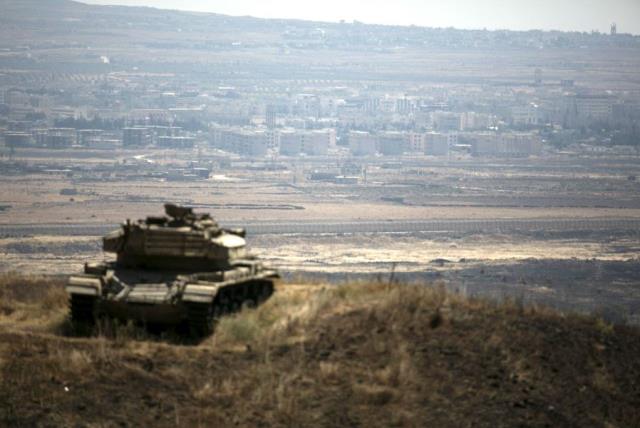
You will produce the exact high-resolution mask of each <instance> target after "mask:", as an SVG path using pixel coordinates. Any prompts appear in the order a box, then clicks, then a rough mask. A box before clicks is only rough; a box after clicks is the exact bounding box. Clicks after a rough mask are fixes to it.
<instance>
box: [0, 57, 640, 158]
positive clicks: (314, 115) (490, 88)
mask: <svg viewBox="0 0 640 428" xmlns="http://www.w3.org/2000/svg"><path fill="white" fill-rule="evenodd" d="M119 77H120V78H121V80H109V81H108V83H105V82H103V83H101V84H96V82H94V81H88V82H87V84H86V85H84V86H83V85H82V84H78V80H74V81H73V84H71V83H70V82H68V81H66V80H65V79H64V78H60V79H59V80H55V79H54V81H53V83H50V85H51V87H50V88H48V89H47V90H42V89H39V90H34V89H33V88H31V87H30V86H29V85H28V84H24V85H23V86H20V85H11V86H9V87H2V85H0V136H1V138H2V141H3V143H4V147H5V151H6V150H7V149H9V150H11V149H15V148H20V147H44V148H52V149H55V148H77V149H83V148H87V149H119V148H123V149H128V148H138V147H156V148H162V149H173V150H194V149H197V148H217V149H221V150H224V151H227V152H230V153H235V154H237V155H241V156H246V157H251V158H260V157H265V156H272V155H282V156H291V157H295V156H331V155H332V153H336V152H340V151H341V150H342V152H344V151H345V150H348V151H349V152H350V153H351V154H352V155H354V156H374V155H381V156H399V155H403V154H406V153H419V154H425V155H431V156H448V155H449V153H450V151H452V150H455V151H459V152H461V151H465V150H466V151H467V152H468V153H470V154H472V155H475V156H501V155H504V156H528V155H538V154H540V153H541V152H542V148H543V146H544V145H545V144H546V145H547V146H548V147H550V148H553V144H556V143H557V142H558V141H560V142H561V143H562V144H565V145H566V144H571V143H576V144H581V143H584V142H589V144H593V142H594V141H595V142H596V143H595V144H598V142H600V143H601V144H618V143H620V144H633V143H634V142H635V144H636V145H637V144H638V141H639V140H640V135H638V134H639V132H640V131H639V129H640V99H639V98H638V97H637V96H636V95H634V93H632V92H615V91H606V92H604V91H597V90H593V89H589V88H587V87H584V86H581V85H580V84H579V83H576V82H575V81H574V80H571V79H562V80H559V81H550V80H546V79H545V77H544V72H543V71H542V70H540V69H535V70H532V74H531V79H530V81H528V82H524V83H511V84H503V85H487V84H480V83H479V84H469V85H427V84H419V83H413V84H411V83H392V82H380V83H378V84H371V85H360V84H358V85H355V84H348V83H345V82H339V81H293V80H292V81H287V82H279V81H275V80H266V81H264V82H258V83H252V84H247V83H246V82H242V81H229V82H224V83H223V84H216V85H213V86H212V85H211V84H207V83H200V84H198V83H193V82H192V83H190V84H189V85H187V89H184V88H185V84H184V81H183V79H184V77H180V76H177V75H158V76H148V75H145V76H139V75H137V74H131V75H128V74H126V73H122V74H120V75H119ZM0 83H1V80H0Z"/></svg>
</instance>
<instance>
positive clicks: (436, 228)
mask: <svg viewBox="0 0 640 428" xmlns="http://www.w3.org/2000/svg"><path fill="white" fill-rule="evenodd" d="M224 226H229V227H233V226H234V225H231V224H224ZM243 226H244V227H245V228H246V229H247V232H248V233H249V234H251V235H266V234H285V233H291V234H302V235H314V234H323V233H329V234H331V233H410V232H485V233H500V232H514V231H526V232H531V231H537V230H540V231H592V230H629V231H634V232H638V231H640V219H495V220H411V221H349V222H313V223H311V222H286V223H285V222H247V223H245V224H244V225H243ZM117 227H118V226H117V225H114V224H87V223H81V224H37V225H36V224H27V225H0V237H20V236H33V235H56V236H65V235H66V236H100V235H104V234H106V233H108V232H109V231H111V230H114V229H116V228H117Z"/></svg>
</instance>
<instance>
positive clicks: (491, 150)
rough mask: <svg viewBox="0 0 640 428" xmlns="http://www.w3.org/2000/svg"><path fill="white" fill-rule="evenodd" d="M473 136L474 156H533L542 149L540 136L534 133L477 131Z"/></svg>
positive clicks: (472, 148)
mask: <svg viewBox="0 0 640 428" xmlns="http://www.w3.org/2000/svg"><path fill="white" fill-rule="evenodd" d="M471 138H472V142H471V153H472V154H473V155H474V156H531V155H537V154H540V153H541V151H542V142H541V141H540V137H539V136H538V135H536V134H533V133H522V132H519V133H516V132H514V133H506V134H496V133H477V134H473V135H472V136H471Z"/></svg>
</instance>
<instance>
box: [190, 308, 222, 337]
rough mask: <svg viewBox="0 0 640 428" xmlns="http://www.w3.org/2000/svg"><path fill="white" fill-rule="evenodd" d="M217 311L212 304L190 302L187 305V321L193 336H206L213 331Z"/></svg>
mask: <svg viewBox="0 0 640 428" xmlns="http://www.w3.org/2000/svg"><path fill="white" fill-rule="evenodd" d="M215 321H216V311H215V309H214V306H213V305H212V304H206V303H189V304H188V305H187V322H188V323H189V332H190V333H191V335H192V336H193V337H205V336H208V335H210V334H211V333H213V327H214V326H215Z"/></svg>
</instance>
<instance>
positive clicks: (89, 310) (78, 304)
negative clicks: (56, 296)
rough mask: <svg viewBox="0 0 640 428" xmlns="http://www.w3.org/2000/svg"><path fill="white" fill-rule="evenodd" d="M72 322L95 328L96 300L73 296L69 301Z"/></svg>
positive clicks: (90, 297) (89, 297)
mask: <svg viewBox="0 0 640 428" xmlns="http://www.w3.org/2000/svg"><path fill="white" fill-rule="evenodd" d="M69 306H70V309H71V322H72V323H74V324H76V325H79V324H80V325H85V326H93V325H94V324H95V323H96V298H95V297H94V296H83V295H78V294H72V295H71V298H70V299H69Z"/></svg>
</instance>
